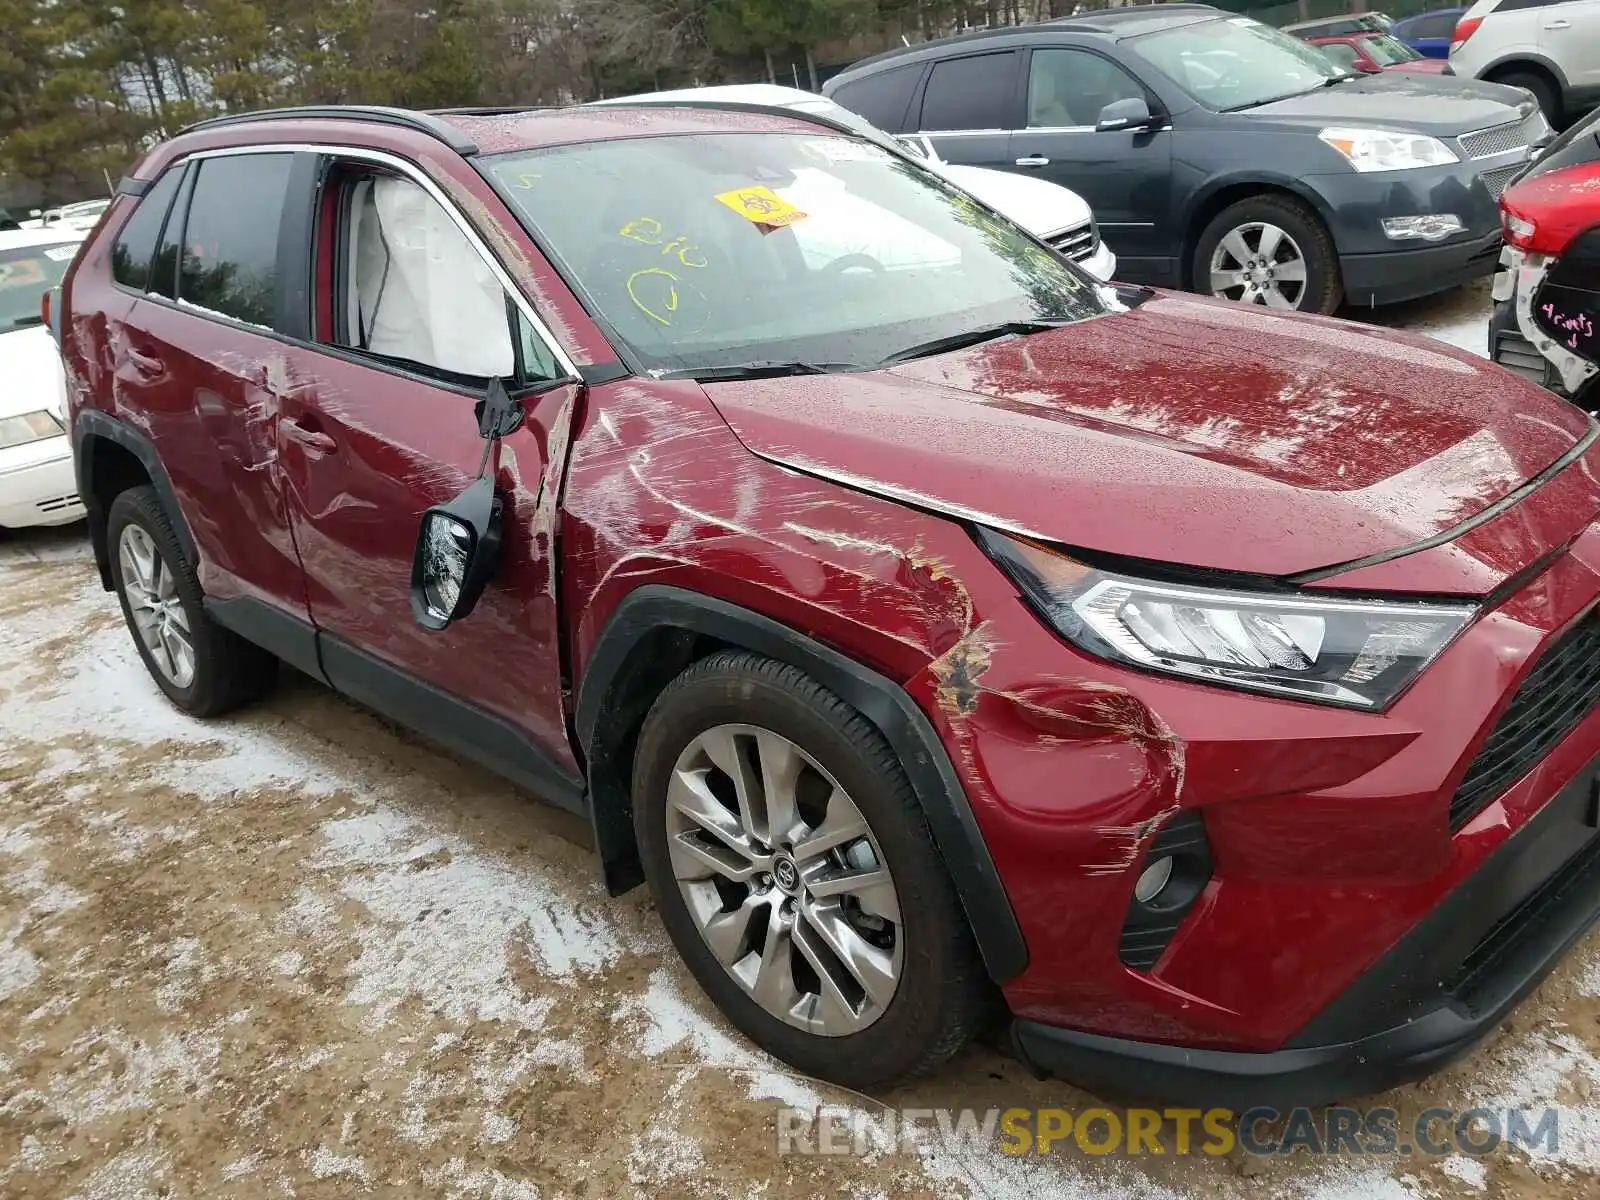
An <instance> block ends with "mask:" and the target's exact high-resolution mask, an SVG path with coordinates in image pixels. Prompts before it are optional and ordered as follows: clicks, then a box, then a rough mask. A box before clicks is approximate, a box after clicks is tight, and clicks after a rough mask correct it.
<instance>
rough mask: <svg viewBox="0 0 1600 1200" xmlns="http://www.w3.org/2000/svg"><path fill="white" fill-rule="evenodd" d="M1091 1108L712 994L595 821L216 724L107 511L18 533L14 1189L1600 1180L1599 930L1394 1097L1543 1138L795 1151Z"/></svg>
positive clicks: (8, 693)
mask: <svg viewBox="0 0 1600 1200" xmlns="http://www.w3.org/2000/svg"><path fill="white" fill-rule="evenodd" d="M880 1103H882V1104H890V1105H896V1106H902V1107H917V1108H939V1107H948V1108H957V1109H959V1108H973V1109H986V1108H989V1107H1001V1108H1004V1107H1011V1106H1062V1107H1069V1108H1075V1109H1081V1108H1084V1107H1086V1106H1088V1105H1090V1104H1091V1103H1092V1100H1091V1098H1089V1097H1087V1096H1085V1095H1083V1094H1081V1093H1078V1092H1076V1091H1074V1090H1073V1089H1072V1088H1070V1087H1068V1086H1066V1085H1064V1084H1060V1083H1040V1082H1036V1081H1034V1080H1032V1079H1031V1078H1030V1077H1029V1076H1028V1075H1027V1074H1026V1072H1024V1071H1023V1070H1022V1069H1021V1068H1019V1066H1018V1065H1017V1064H1016V1063H1014V1062H1012V1061H1010V1060H1009V1059H1007V1058H1005V1057H1003V1056H1002V1055H1000V1054H998V1053H996V1052H994V1051H992V1050H989V1049H985V1048H974V1049H971V1050H969V1051H967V1052H966V1053H964V1054H963V1055H962V1056H960V1057H959V1058H958V1059H957V1060H956V1061H955V1062H953V1063H951V1064H950V1065H949V1066H948V1067H947V1068H946V1069H944V1070H943V1071H942V1072H941V1073H940V1074H939V1075H938V1076H937V1077H935V1078H933V1079H931V1080H928V1081H925V1082H923V1083H921V1084H918V1085H916V1086H914V1087H908V1088H905V1089H901V1090H899V1091H897V1092H894V1093H892V1094H887V1095H883V1096H878V1097H864V1096H857V1095H851V1094H846V1093H842V1092H839V1091H837V1090H836V1089H832V1088H829V1087H826V1086H824V1085H819V1084H817V1083H815V1082H814V1081H810V1080H807V1079H804V1078H799V1077H796V1076H794V1075H792V1074H790V1073H788V1072H787V1071H786V1070H785V1069H784V1068H783V1067H782V1066H781V1065H780V1064H778V1063H776V1062H774V1061H772V1060H770V1059H768V1058H766V1057H765V1056H764V1055H762V1054H760V1053H759V1052H757V1051H755V1050H754V1049H752V1048H751V1047H750V1046H749V1045H748V1044H747V1043H745V1042H744V1041H743V1040H742V1039H740V1038H739V1037H738V1035H737V1034H735V1033H733V1032H732V1031H731V1030H730V1029H729V1028H728V1027H727V1026H726V1025H725V1024H724V1023H723V1022H722V1021H721V1020H720V1019H719V1018H718V1017H717V1015H716V1014H715V1013H714V1012H713V1011H712V1009H711V1008H710V1006H709V1005H708V1004H707V1003H706V1001H705V1000H704V999H703V997H702V996H701V995H700V993H699V992H698V990H697V989H696V987H695V985H694V984H693V982H692V980H690V979H689V977H688V976H687V974H686V973H685V972H684V971H683V970H682V969H681V968H680V967H679V966H678V965H677V962H676V960H675V958H674V956H673V954H672V952H671V949H670V947H669V946H668V945H667V944H666V941H665V938H664V936H663V935H662V934H661V932H660V930H659V927H658V925H657V922H656V920H655V916H654V913H653V912H652V911H651V909H650V904H649V902H648V899H647V898H646V897H645V895H644V894H643V893H642V892H636V893H634V894H632V895H630V896H628V897H626V898H624V899H622V900H618V901H612V900H608V899H607V898H606V897H605V895H604V893H603V891H602V889H601V888H600V886H599V884H598V880H597V874H596V871H595V869H594V865H593V861H592V856H591V853H590V851H589V849H588V831H587V829H586V827H585V826H584V825H583V824H582V823H581V822H579V821H576V820H573V819H571V818H569V817H567V816H565V815H563V814H560V813H558V812H556V811H555V810H553V809H549V808H547V807H544V806H542V805H541V804H539V803H538V802H536V801H533V800H531V799H529V798H528V797H526V796H524V795H522V794H519V793H518V792H516V791H515V790H514V789H512V788H511V787H509V786H507V785H506V784H504V783H502V782H500V781H499V780H497V779H495V778H493V777H491V776H489V775H487V774H485V773H483V772H481V771H479V770H477V769H476V768H473V767H470V766H466V765H463V764H462V763H460V762H459V761H457V760H455V759H453V758H451V757H449V756H447V755H444V754H441V753H439V752H438V751H436V750H434V749H432V748H430V747H429V746H427V745H426V744H425V743H423V742H421V741H420V740H418V739H416V738H415V737H413V736H411V735H407V734H403V733H401V732H399V731H397V730H395V729H393V728H391V727H389V726H388V725H386V724H384V723H383V722H380V721H379V720H376V719H374V718H373V717H371V716H369V715H367V714H366V713H364V712H362V711H360V710H358V709H356V708H354V707H352V706H351V705H349V704H347V703H345V702H344V701H342V700H340V699H338V698H337V697H335V696H333V695H331V694H329V693H328V692H326V691H325V690H323V689H321V688H319V687H318V686H317V685H315V684H313V683H311V682H309V681H306V680H304V679H301V678H299V677H294V676H290V677H288V678H286V679H285V681H284V683H283V684H282V686H280V688H279V689H278V691H277V692H276V693H275V695H274V696H273V697H272V698H271V699H269V700H268V701H267V702H265V703H263V704H261V705H259V706H257V707H255V708H253V709H251V710H249V711H248V712H245V713H243V714H240V715H237V716H236V717H233V718H230V719H227V720H223V721H219V722H211V723H201V722H197V721H193V720H190V719H188V718H186V717H183V716H182V715H180V714H179V713H177V712H176V711H175V710H174V709H172V708H171V707H170V706H169V705H168V704H167V703H166V702H165V700H164V699H163V698H162V697H161V695H160V694H159V692H157V690H156V689H155V687H154V685H153V684H152V683H151V682H150V681H149V679H148V678H147V676H146V675H145V672H144V670H143V668H142V666H141V665H140V663H139V660H138V658H137V656H136V654H135V652H134V650H133V647H132V643H131V641H130V639H129V636H128V634H127V632H126V630H125V629H124V628H123V625H122V621H121V617H120V614H119V612H118V610H117V607H116V604H115V602H114V600H113V598H112V597H111V596H110V595H108V594H106V593H104V592H102V591H100V590H99V588H98V586H97V583H96V581H95V579H94V577H93V572H92V565H91V562H90V559H89V555H88V550H87V546H86V544H85V540H84V537H83V535H82V532H81V530H77V529H72V530H67V531H63V532H57V533H39V534H30V535H26V536H19V535H10V536H7V537H4V538H0V1196H6V1197H29V1198H33V1197H38V1198H45V1197H69V1196H74V1197H85V1198H99V1197H104V1198H107V1200H132V1198H135V1197H145V1196H151V1197H155V1196H164V1197H227V1196H252V1197H253V1196H308V1197H323V1196H329V1197H332V1196H354V1195H377V1196H424V1195H425V1196H441V1197H451V1198H455V1197H462V1198H465V1197H472V1198H474V1200H491V1198H492V1200H512V1198H516V1200H523V1198H530V1200H531V1198H534V1197H541V1198H552V1197H629V1196H639V1197H669V1196H670V1197H675V1196H695V1197H701V1196H728V1197H762V1198H776V1197H791V1196H793V1197H801V1196H818V1195H828V1196H852V1197H859V1198H861V1200H868V1198H871V1197H901V1196H955V1197H992V1198H995V1200H1013V1198H1019V1200H1020V1198H1027V1200H1042V1198H1044V1197H1065V1198H1067V1200H1087V1198H1089V1197H1138V1198H1148V1200H1170V1198H1179V1197H1225V1198H1247V1197H1277V1196H1292V1197H1304V1198H1305V1200H1345V1198H1347V1197H1348V1198H1356V1197H1361V1198H1366V1197H1374V1198H1377V1200H1421V1198H1434V1197H1441V1198H1442V1197H1463V1198H1465V1197H1489V1198H1510V1197H1516V1198H1521V1197H1535V1196H1551V1195H1555V1196H1584V1197H1590V1196H1592V1197H1600V938H1597V937H1591V938H1590V939H1589V940H1588V941H1586V942H1585V943H1583V944H1582V945H1581V946H1580V947H1579V948H1578V950H1577V951H1576V952H1575V953H1574V954H1573V955H1572V956H1571V957H1570V959H1569V960H1568V962H1567V963H1566V964H1565V965H1564V966H1563V967H1562V968H1561V969H1560V970H1559V971H1558V973H1557V974H1556V975H1555V976H1553V977H1552V978H1551V979H1550V980H1549V981H1548V982H1547V983H1546V984H1545V985H1544V986H1543V987H1542V988H1541V989H1540V990H1539V992H1538V993H1537V994H1536V995H1535V996H1534V997H1533V998H1531V999H1530V1000H1529V1001H1528V1002H1526V1003H1525V1004H1524V1005H1523V1006H1522V1007H1521V1009H1519V1010H1518V1012H1517V1013H1516V1014H1515V1016H1514V1018H1513V1020H1512V1021H1511V1022H1510V1023H1509V1024H1508V1025H1507V1026H1506V1027H1504V1028H1503V1029H1502V1030H1501V1031H1499V1032H1498V1033H1497V1034H1496V1035H1495V1037H1494V1038H1493V1039H1492V1040H1491V1041H1490V1042H1489V1044H1487V1045H1486V1046H1485V1047H1483V1048H1482V1049H1480V1050H1479V1051H1478V1052H1477V1053H1475V1054H1474V1055H1472V1056H1471V1057H1470V1058H1469V1059H1467V1060H1466V1061H1464V1062H1463V1063H1462V1064H1460V1065H1459V1066H1457V1067H1454V1068H1452V1069H1450V1070H1448V1071H1446V1072H1444V1073H1442V1074H1440V1075H1438V1076H1436V1077H1434V1078H1433V1079H1430V1080H1428V1081H1426V1082H1425V1083H1424V1084H1421V1085H1418V1086H1415V1087H1410V1088H1405V1089H1401V1090H1400V1091H1397V1092H1395V1093H1392V1094H1389V1095H1386V1096H1382V1097H1371V1098H1367V1099H1365V1100H1364V1101H1362V1102H1361V1103H1364V1104H1387V1105H1390V1106H1393V1107H1396V1108H1399V1109H1401V1110H1402V1112H1414V1111H1416V1110H1418V1109H1420V1108H1423V1107H1427V1106H1430V1105H1435V1104H1437V1105H1443V1106H1449V1107H1454V1108H1457V1109H1462V1108H1467V1107H1472V1106H1485V1107H1499V1108H1504V1107H1506V1106H1516V1105H1544V1104H1558V1105H1560V1106H1561V1118H1560V1119H1561V1125H1560V1135H1559V1144H1558V1146H1557V1148H1556V1149H1554V1150H1553V1151H1541V1152H1539V1153H1538V1154H1537V1155H1535V1156H1530V1155H1529V1154H1527V1153H1525V1152H1523V1151H1520V1150H1509V1149H1502V1150H1498V1151H1496V1152H1495V1153H1493V1154H1491V1155H1489V1156H1487V1157H1485V1158H1481V1159H1479V1158H1468V1157H1466V1156H1464V1155H1460V1154H1456V1155H1452V1156H1448V1157H1443V1158H1436V1159H1418V1158H1413V1159H1398V1158H1393V1157H1383V1158H1374V1157H1364V1158H1353V1157H1343V1158H1335V1159H1330V1158H1322V1159H1316V1158H1312V1157H1309V1156H1306V1155H1303V1154H1297V1155H1294V1156H1292V1157H1286V1158H1281V1159H1274V1160H1270V1161H1262V1160H1253V1159H1247V1158H1245V1157H1244V1156H1242V1155H1240V1154H1237V1153H1235V1154H1233V1155H1231V1156H1228V1157H1226V1158H1206V1157H1199V1156H1190V1157H1178V1156H1175V1155H1168V1156H1166V1157H1162V1158H1148V1157H1147V1158H1138V1159H1134V1158H1127V1157H1116V1156H1109V1157H1090V1156H1086V1155H1084V1154H1082V1153H1079V1152H1077V1151H1075V1150H1073V1151H1063V1150H1061V1149H1059V1148H1058V1149H1057V1150H1056V1151H1055V1152H1054V1153H1052V1154H1051V1155H1050V1156H1049V1157H1045V1158H1041V1157H1026V1158H1016V1157H1012V1156H1009V1155H1006V1154H1004V1153H1001V1152H1000V1151H999V1150H998V1149H997V1148H995V1147H994V1146H992V1145H989V1146H982V1147H973V1146H961V1145H956V1144H953V1143H950V1142H945V1141H940V1140H939V1139H938V1138H934V1137H930V1138H927V1139H924V1140H923V1141H921V1142H919V1143H918V1145H917V1146H916V1147H915V1148H913V1149H912V1150H910V1151H907V1152H900V1153H877V1154H873V1155H869V1156H867V1157H865V1158H857V1157H853V1156H845V1157H836V1158H818V1157H802V1156H796V1155H788V1156H780V1155H779V1154H778V1153H777V1138H776V1121H777V1114H778V1110H779V1108H780V1106H783V1105H793V1106H797V1107H800V1108H804V1109H808V1110H811V1109H814V1108H815V1106H817V1105H818V1104H834V1105H846V1106H853V1107H855V1108H857V1109H863V1110H866V1111H869V1112H872V1111H875V1106H876V1105H877V1104H880Z"/></svg>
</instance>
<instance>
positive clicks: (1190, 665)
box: [979, 530, 1474, 710]
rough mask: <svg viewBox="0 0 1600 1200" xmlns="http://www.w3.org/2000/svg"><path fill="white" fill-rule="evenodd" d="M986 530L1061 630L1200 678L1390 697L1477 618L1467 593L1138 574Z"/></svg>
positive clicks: (1309, 695)
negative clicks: (1353, 592) (1293, 588)
mask: <svg viewBox="0 0 1600 1200" xmlns="http://www.w3.org/2000/svg"><path fill="white" fill-rule="evenodd" d="M979 536H980V540H981V541H982V542H983V544H984V546H985V548H986V549H987V550H988V551H989V553H990V554H991V555H992V556H993V557H994V558H995V559H996V561H998V562H999V563H1000V564H1001V566H1003V567H1004V568H1005V570H1006V572H1007V574H1009V575H1010V576H1011V578H1012V579H1013V580H1014V581H1015V582H1016V583H1017V586H1018V587H1019V588H1021V589H1022V592H1023V594H1024V595H1025V596H1026V597H1027V598H1028V599H1029V600H1030V601H1031V602H1032V604H1033V605H1034V607H1035V608H1037V609H1038V610H1039V612H1040V613H1041V614H1042V615H1043V616H1044V617H1045V619H1046V620H1047V621H1049V623H1050V624H1051V625H1053V626H1054V627H1055V629H1056V630H1057V631H1058V632H1059V633H1060V634H1061V636H1062V637H1064V638H1066V639H1067V640H1068V641H1070V642H1071V643H1073V645H1075V646H1077V647H1079V648H1080V649H1082V650H1086V651H1088V652H1089V653H1090V654H1095V655H1098V656H1100V657H1101V658H1108V659H1112V660H1113V661H1117V662H1124V663H1128V664H1131V665H1133V666H1137V667H1142V668H1145V669H1146V670H1151V671H1160V672H1162V673H1164V674H1168V675H1179V676H1182V677H1184V678H1186V679H1193V680H1195V681H1197V682H1200V683H1210V684H1217V685H1220V686H1224V687H1235V688H1246V689H1249V690H1251V691H1257V692H1270V693H1272V694H1274V695H1279V696H1288V697H1293V698H1294V699H1298V700H1314V701H1317V702H1320V703H1323V704H1338V705H1343V706H1345V707H1349V708H1363V709H1373V710H1377V709H1383V708H1385V707H1387V706H1388V705H1389V704H1390V703H1391V702H1392V701H1393V700H1394V699H1395V698H1396V697H1397V696H1399V695H1400V693H1401V692H1402V691H1404V690H1405V689H1406V687H1407V686H1409V685H1410V683H1411V681H1412V680H1414V679H1415V678H1416V677H1417V676H1418V675H1419V674H1421V672H1422V669H1423V668H1424V667H1426V666H1427V665H1428V664H1429V663H1430V662H1432V661H1433V660H1434V659H1435V658H1436V657H1438V654H1439V652H1440V651H1441V650H1443V649H1444V648H1445V647H1446V646H1447V645H1449V644H1450V642H1451V640H1452V639H1453V638H1454V637H1455V636H1456V634H1458V633H1460V632H1461V630H1462V629H1463V628H1464V627H1465V626H1466V624H1467V622H1468V621H1469V620H1471V618H1472V614H1473V611H1474V609H1473V607H1472V606H1471V605H1466V604H1459V605H1458V604H1424V603H1413V602H1409V601H1401V600H1387V601H1386V600H1334V599H1321V598H1318V597H1314V596H1306V595H1304V594H1303V593H1300V592H1283V593H1276V592H1251V591H1235V590H1232V589H1224V588H1210V587H1190V586H1186V585H1181V584H1168V583H1159V582H1155V581H1151V580H1141V579H1134V578H1131V577H1129V576H1126V575H1117V574H1113V573H1111V572H1109V571H1101V570H1097V569H1095V568H1093V567H1089V566H1086V565H1084V564H1083V563H1080V562H1077V561H1076V560H1074V559H1071V558H1068V557H1067V556H1066V555H1064V554H1061V553H1059V552H1057V551H1055V550H1050V549H1046V548H1045V547H1043V546H1040V545H1038V544H1036V543H1032V542H1025V541H1019V540H1017V539H1015V538H1010V537H1006V536H1004V535H1002V534H998V533H995V532H993V531H992V530H980V531H979Z"/></svg>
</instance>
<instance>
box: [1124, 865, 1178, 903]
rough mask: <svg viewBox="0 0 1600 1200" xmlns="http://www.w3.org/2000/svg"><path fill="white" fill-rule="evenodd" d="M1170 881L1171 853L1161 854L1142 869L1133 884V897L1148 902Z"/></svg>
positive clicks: (1141, 901) (1140, 901)
mask: <svg viewBox="0 0 1600 1200" xmlns="http://www.w3.org/2000/svg"><path fill="white" fill-rule="evenodd" d="M1171 881H1172V855H1170V854H1163V855H1162V856H1161V857H1160V858H1158V859H1156V860H1154V861H1153V862H1151V863H1150V865H1149V866H1147V867H1145V869H1144V870H1143V871H1140V872H1139V878H1138V879H1137V880H1135V881H1134V884H1133V898H1134V899H1135V900H1137V901H1138V902H1139V903H1140V904H1149V903H1150V902H1151V901H1152V900H1154V899H1155V898H1156V897H1157V896H1159V895H1160V894H1161V890H1162V889H1163V888H1165V887H1166V886H1167V884H1168V883H1170V882H1171Z"/></svg>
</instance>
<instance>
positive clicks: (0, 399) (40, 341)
mask: <svg viewBox="0 0 1600 1200" xmlns="http://www.w3.org/2000/svg"><path fill="white" fill-rule="evenodd" d="M0 379H3V380H5V385H4V386H3V387H0V417H15V416H18V415H19V414H21V413H26V412H35V411H37V410H38V409H41V408H43V409H48V410H49V411H50V412H53V413H55V414H56V416H58V417H60V418H61V419H62V420H63V421H65V420H66V417H67V381H66V375H65V373H64V372H63V371H62V370H61V351H60V350H59V349H58V348H57V347H56V342H55V339H54V338H53V337H51V336H50V330H49V329H47V328H45V327H44V326H43V325H33V326H30V327H28V328H26V329H13V330H12V331H11V332H10V333H0Z"/></svg>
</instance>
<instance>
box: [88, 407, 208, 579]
mask: <svg viewBox="0 0 1600 1200" xmlns="http://www.w3.org/2000/svg"><path fill="white" fill-rule="evenodd" d="M72 452H73V460H74V463H75V470H76V472H77V480H78V495H79V497H80V498H81V499H82V500H83V505H84V508H85V510H86V512H87V514H88V520H89V541H90V545H91V546H92V547H93V549H94V558H95V565H96V567H97V568H98V569H99V572H100V583H101V586H102V587H104V588H105V590H106V591H108V592H109V591H111V590H112V586H113V584H112V577H111V558H110V550H109V548H108V546H107V542H106V520H107V516H108V514H109V513H110V511H111V503H112V501H114V500H115V499H116V498H117V497H118V496H119V495H120V494H122V493H123V492H125V491H127V490H128V489H129V488H134V487H141V486H144V485H146V484H148V485H149V486H151V487H153V488H154V489H155V491H156V496H157V497H158V498H159V499H160V501H161V506H162V508H163V509H164V510H165V512H166V517H167V520H168V521H169V522H171V524H172V529H173V534H174V535H175V536H176V537H177V539H178V542H179V544H180V545H181V546H182V547H183V552H184V554H185V555H187V556H188V559H189V561H190V562H193V563H198V562H199V561H200V559H199V555H198V554H197V553H196V549H195V541H194V535H193V534H192V533H191V532H190V530H189V524H188V522H187V521H186V520H185V519H184V516H183V510H182V509H181V508H180V507H179V505H178V497H177V493H176V492H174V491H173V488H172V480H171V479H169V478H168V476H167V471H166V468H165V467H163V466H162V465H161V456H160V455H159V454H157V453H156V448H155V445H154V444H153V443H152V442H151V441H150V439H149V438H147V437H145V436H144V435H143V434H142V433H140V432H138V431H137V430H135V429H132V428H130V427H129V426H128V425H126V424H124V423H123V422H121V421H119V420H117V419H116V418H115V417H111V416H108V415H107V414H105V413H103V412H98V411H96V410H94V409H87V410H85V411H83V412H80V413H79V414H78V417H77V421H76V423H75V424H74V425H73V429H72Z"/></svg>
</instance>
